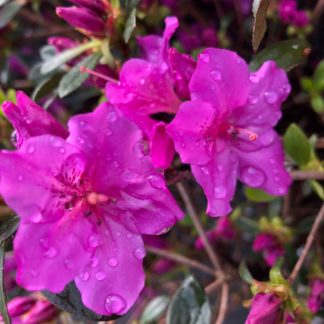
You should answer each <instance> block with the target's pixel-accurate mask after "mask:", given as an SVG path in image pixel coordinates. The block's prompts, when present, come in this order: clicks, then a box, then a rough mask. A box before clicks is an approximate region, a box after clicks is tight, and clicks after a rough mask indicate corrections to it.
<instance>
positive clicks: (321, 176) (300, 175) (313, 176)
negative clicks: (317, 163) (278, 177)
mask: <svg viewBox="0 0 324 324" xmlns="http://www.w3.org/2000/svg"><path fill="white" fill-rule="evenodd" d="M290 175H291V176H292V178H293V179H294V180H324V172H323V171H292V172H290Z"/></svg>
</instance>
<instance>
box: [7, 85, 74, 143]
mask: <svg viewBox="0 0 324 324" xmlns="http://www.w3.org/2000/svg"><path fill="white" fill-rule="evenodd" d="M2 109H3V112H4V114H5V115H6V117H7V118H8V119H9V120H10V122H11V123H12V124H13V126H14V127H15V129H16V132H17V147H18V148H19V147H20V146H21V145H22V144H23V142H24V141H26V140H27V139H28V138H30V137H33V136H38V135H44V134H52V135H56V136H60V137H63V138H66V137H67V136H68V132H67V131H66V130H65V129H64V128H63V127H62V126H61V125H60V124H59V123H58V122H57V121H56V120H55V119H54V117H53V116H52V115H50V114H49V113H48V112H47V111H46V110H44V109H43V108H41V107H39V106H38V105H37V104H36V103H35V102H33V101H32V100H31V99H30V98H29V97H28V96H26V95H25V94H24V93H23V92H21V91H18V92H17V105H15V104H13V103H11V102H8V101H6V102H5V103H4V104H3V105H2Z"/></svg>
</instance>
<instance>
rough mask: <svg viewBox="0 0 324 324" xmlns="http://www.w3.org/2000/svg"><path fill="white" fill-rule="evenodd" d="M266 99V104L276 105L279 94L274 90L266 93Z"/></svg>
mask: <svg viewBox="0 0 324 324" xmlns="http://www.w3.org/2000/svg"><path fill="white" fill-rule="evenodd" d="M264 97H265V99H266V102H267V103H268V104H270V105H271V104H274V103H276V102H277V101H278V99H279V98H278V94H277V93H276V92H275V91H273V90H270V91H266V92H265V93H264Z"/></svg>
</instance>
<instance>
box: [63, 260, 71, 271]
mask: <svg viewBox="0 0 324 324" xmlns="http://www.w3.org/2000/svg"><path fill="white" fill-rule="evenodd" d="M64 266H65V267H66V268H67V269H72V268H73V264H72V262H71V261H70V260H64Z"/></svg>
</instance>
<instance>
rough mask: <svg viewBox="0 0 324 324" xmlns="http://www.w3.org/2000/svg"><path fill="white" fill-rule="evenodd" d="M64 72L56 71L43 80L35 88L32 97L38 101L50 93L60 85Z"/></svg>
mask: <svg viewBox="0 0 324 324" xmlns="http://www.w3.org/2000/svg"><path fill="white" fill-rule="evenodd" d="M62 76H63V73H56V74H53V75H50V76H49V77H48V78H46V79H44V80H42V81H41V82H40V83H39V84H38V85H37V86H36V88H35V89H34V91H33V94H32V98H33V100H35V101H37V100H39V99H41V98H44V97H45V96H47V95H48V94H49V93H51V92H52V91H53V90H54V89H56V87H57V86H58V85H59V83H60V81H61V79H62Z"/></svg>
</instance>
